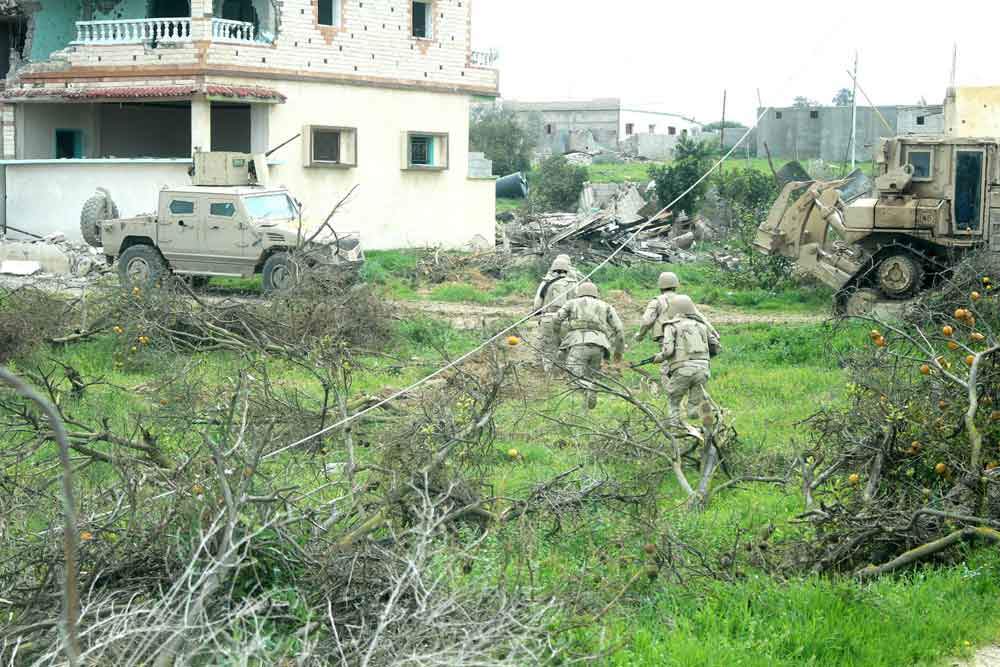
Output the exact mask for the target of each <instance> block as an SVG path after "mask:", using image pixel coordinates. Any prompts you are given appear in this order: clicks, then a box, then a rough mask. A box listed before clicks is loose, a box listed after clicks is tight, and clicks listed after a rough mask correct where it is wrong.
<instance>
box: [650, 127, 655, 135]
mask: <svg viewBox="0 0 1000 667" xmlns="http://www.w3.org/2000/svg"><path fill="white" fill-rule="evenodd" d="M649 133H650V134H656V126H655V125H650V126H649Z"/></svg>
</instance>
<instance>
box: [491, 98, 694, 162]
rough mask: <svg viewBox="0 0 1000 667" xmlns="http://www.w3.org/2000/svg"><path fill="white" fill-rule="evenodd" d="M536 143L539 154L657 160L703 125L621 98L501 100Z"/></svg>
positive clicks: (667, 155)
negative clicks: (598, 154) (636, 156)
mask: <svg viewBox="0 0 1000 667" xmlns="http://www.w3.org/2000/svg"><path fill="white" fill-rule="evenodd" d="M504 108H505V109H509V110H511V111H513V112H514V113H515V114H516V115H517V117H518V119H519V122H520V123H521V124H522V125H523V126H525V127H527V128H528V129H529V131H530V132H531V134H532V135H534V138H535V145H536V153H538V154H539V155H564V154H566V153H575V152H587V153H596V152H601V151H613V152H617V151H624V152H626V153H632V154H642V156H643V157H648V158H651V159H660V158H665V157H669V154H670V153H671V151H672V148H673V145H674V144H675V143H676V142H677V140H678V139H680V137H681V136H683V135H685V134H689V135H693V136H700V135H701V132H702V126H701V124H700V123H699V122H698V121H696V120H694V119H692V118H688V117H686V116H682V115H680V114H675V113H667V112H661V111H656V110H651V109H641V108H639V107H638V106H636V105H628V104H623V103H622V101H621V100H620V99H617V98H608V99H596V100H585V101H562V102H520V101H515V100H509V101H504ZM647 153H649V154H647Z"/></svg>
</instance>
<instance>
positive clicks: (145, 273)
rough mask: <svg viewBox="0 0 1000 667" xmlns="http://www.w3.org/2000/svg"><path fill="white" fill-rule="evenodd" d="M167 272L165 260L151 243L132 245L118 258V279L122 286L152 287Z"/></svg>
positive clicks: (168, 269) (168, 271) (168, 270)
mask: <svg viewBox="0 0 1000 667" xmlns="http://www.w3.org/2000/svg"><path fill="white" fill-rule="evenodd" d="M168 273H170V267H168V266H167V261H166V260H165V259H163V256H162V255H161V254H160V251H159V250H157V249H156V248H154V247H153V246H151V245H134V246H132V247H130V248H127V249H126V250H125V252H123V253H122V254H121V256H120V257H119V258H118V280H119V281H120V282H121V284H122V287H143V288H146V287H152V286H154V285H156V284H157V283H159V282H160V281H161V280H163V278H164V277H165V276H166V275H167V274H168Z"/></svg>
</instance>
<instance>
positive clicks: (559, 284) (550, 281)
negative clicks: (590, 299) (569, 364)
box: [533, 255, 578, 373]
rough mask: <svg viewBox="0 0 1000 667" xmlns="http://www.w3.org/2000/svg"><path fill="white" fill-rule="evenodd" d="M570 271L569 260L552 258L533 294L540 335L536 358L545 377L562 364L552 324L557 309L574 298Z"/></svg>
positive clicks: (557, 340)
mask: <svg viewBox="0 0 1000 667" xmlns="http://www.w3.org/2000/svg"><path fill="white" fill-rule="evenodd" d="M572 270H573V266H572V265H571V264H570V263H569V257H567V256H565V255H560V256H559V257H556V259H555V261H554V262H552V268H550V269H549V272H548V274H547V275H546V276H545V279H544V280H543V281H542V283H541V284H540V285H539V286H538V291H537V292H535V305H534V310H533V312H536V313H538V331H539V334H540V336H539V339H540V340H539V346H538V354H539V357H540V358H541V362H542V368H543V369H544V370H545V372H546V373H551V372H552V370H553V368H555V367H556V365H557V364H558V365H561V364H562V362H563V361H564V359H563V356H562V353H561V351H560V349H559V346H560V342H561V339H560V337H559V328H558V327H557V326H555V325H554V320H555V316H556V313H557V312H559V309H560V308H562V307H563V306H564V305H565V304H566V302H567V301H568V300H569V299H572V298H573V297H574V296H575V293H574V290H575V289H576V286H577V282H578V281H576V280H574V279H573V278H572V277H571V276H570V272H571V271H572Z"/></svg>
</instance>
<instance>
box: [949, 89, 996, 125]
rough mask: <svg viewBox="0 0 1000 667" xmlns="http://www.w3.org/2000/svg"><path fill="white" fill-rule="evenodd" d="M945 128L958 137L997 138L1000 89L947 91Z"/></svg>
mask: <svg viewBox="0 0 1000 667" xmlns="http://www.w3.org/2000/svg"><path fill="white" fill-rule="evenodd" d="M944 125H945V132H946V133H948V134H950V135H953V136H957V137H996V136H1000V86H981V87H975V86H970V87H964V88H951V89H949V90H948V96H947V98H946V99H945V107H944Z"/></svg>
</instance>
